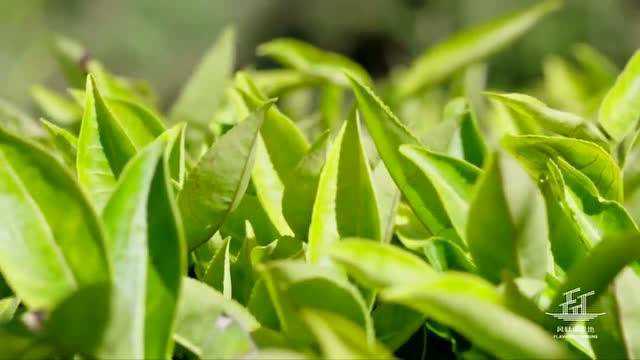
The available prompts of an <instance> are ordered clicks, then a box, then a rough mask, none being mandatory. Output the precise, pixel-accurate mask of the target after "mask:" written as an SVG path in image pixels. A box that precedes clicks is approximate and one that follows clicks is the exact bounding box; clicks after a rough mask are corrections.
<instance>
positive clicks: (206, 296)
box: [173, 277, 259, 359]
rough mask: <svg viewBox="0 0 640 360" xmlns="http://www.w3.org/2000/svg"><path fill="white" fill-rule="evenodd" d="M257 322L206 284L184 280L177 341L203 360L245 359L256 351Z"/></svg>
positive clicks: (177, 322) (176, 335)
mask: <svg viewBox="0 0 640 360" xmlns="http://www.w3.org/2000/svg"><path fill="white" fill-rule="evenodd" d="M258 326H259V325H258V322H257V321H256V319H255V318H254V317H253V316H252V315H251V314H249V313H248V312H247V310H245V309H244V308H243V307H242V306H241V305H240V304H238V303H236V302H235V301H233V300H230V299H228V298H226V297H224V296H223V295H222V294H220V293H218V292H216V291H215V290H213V289H211V288H210V287H208V286H206V285H205V284H203V283H201V282H198V281H196V280H194V279H190V278H186V277H185V278H184V279H183V281H182V290H181V295H180V301H179V304H178V315H177V319H176V330H175V333H174V335H173V337H174V338H175V340H176V341H177V342H178V343H179V344H181V345H182V346H184V347H186V348H187V349H189V351H191V352H192V353H194V354H195V355H196V356H198V357H199V358H201V359H212V358H237V357H242V356H244V355H245V354H247V353H248V352H250V351H252V350H253V348H254V345H253V342H252V340H251V337H250V336H249V332H250V331H253V330H255V329H257V328H258Z"/></svg>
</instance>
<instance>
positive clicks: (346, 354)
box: [302, 310, 393, 359]
mask: <svg viewBox="0 0 640 360" xmlns="http://www.w3.org/2000/svg"><path fill="white" fill-rule="evenodd" d="M302 317H303V318H304V319H305V321H306V322H307V324H308V325H309V327H310V328H311V331H312V332H313V334H314V336H315V337H316V339H317V340H318V343H319V344H320V348H321V349H322V355H323V356H324V357H326V358H329V359H343V358H366V359H393V355H392V354H391V353H390V352H389V351H388V350H387V349H385V348H384V347H383V346H381V345H379V344H378V343H377V342H376V341H375V340H373V341H367V335H366V333H365V331H364V330H363V329H362V328H360V327H358V326H357V325H356V324H354V323H353V322H351V321H349V320H347V319H345V318H344V317H341V316H338V315H335V314H333V313H331V312H327V311H321V310H303V311H302Z"/></svg>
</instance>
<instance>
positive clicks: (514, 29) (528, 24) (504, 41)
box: [395, 0, 561, 99]
mask: <svg viewBox="0 0 640 360" xmlns="http://www.w3.org/2000/svg"><path fill="white" fill-rule="evenodd" d="M560 5H561V2H560V1H557V0H550V1H544V2H541V3H540V4H537V5H535V6H533V7H531V8H529V9H526V10H523V11H521V12H518V13H515V14H510V15H507V16H504V17H501V18H499V19H496V20H493V21H491V22H488V23H486V24H482V25H479V26H476V27H473V28H470V29H465V30H463V31H462V32H460V33H457V34H455V35H453V36H452V37H451V38H450V39H448V40H447V41H445V42H442V43H440V44H438V45H436V46H435V47H433V48H431V49H429V50H427V52H425V53H424V54H423V55H421V56H420V57H419V58H418V59H417V60H415V61H414V63H413V64H412V65H411V67H410V68H409V69H408V70H407V71H406V72H404V73H403V74H402V75H401V76H400V77H399V78H398V79H397V80H396V82H395V84H396V88H395V96H397V97H398V98H400V99H403V98H406V97H409V96H411V95H413V94H414V93H416V92H418V91H420V90H422V89H423V88H426V87H429V86H432V85H435V84H437V83H439V82H441V81H443V80H445V79H446V78H447V77H449V76H450V75H451V74H453V73H454V72H456V71H457V70H459V69H461V68H464V67H465V66H467V65H470V64H472V63H474V62H477V61H479V60H482V59H483V58H486V57H487V56H490V55H492V54H493V53H495V52H497V51H500V50H501V49H503V48H505V47H507V46H508V45H509V44H510V43H512V42H513V41H515V40H516V39H518V38H519V37H521V36H522V35H524V34H525V33H526V32H527V31H528V30H529V29H530V28H532V27H533V26H534V25H535V24H536V23H537V22H538V21H539V20H540V19H541V18H542V17H544V16H545V15H547V14H548V13H549V12H551V11H554V10H556V9H557V8H558V7H559V6H560Z"/></svg>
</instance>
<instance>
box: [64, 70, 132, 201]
mask: <svg viewBox="0 0 640 360" xmlns="http://www.w3.org/2000/svg"><path fill="white" fill-rule="evenodd" d="M134 154H135V147H134V145H133V144H132V143H131V141H130V140H129V138H128V137H127V135H126V134H125V132H124V130H123V129H122V128H121V127H120V124H119V123H118V122H117V120H116V119H115V118H114V117H113V115H112V114H111V112H110V111H109V109H108V108H107V105H106V104H105V102H104V100H103V99H102V97H101V96H100V93H99V92H98V89H97V87H96V80H95V78H94V77H92V76H91V75H90V76H89V77H88V78H87V88H86V95H85V112H84V115H83V118H82V125H81V128H80V136H79V138H78V153H77V164H76V166H77V172H78V182H79V183H80V185H81V186H82V187H83V188H84V189H85V190H86V191H87V192H88V193H89V195H90V198H91V199H92V200H93V202H94V204H95V206H96V208H97V209H98V210H102V208H103V207H104V205H105V203H106V202H107V200H108V199H109V196H110V195H111V192H112V191H113V189H114V188H115V184H116V178H117V176H118V175H119V173H120V172H121V171H122V168H123V167H124V165H125V164H126V163H127V161H128V160H129V159H130V158H131V157H132V156H133V155H134Z"/></svg>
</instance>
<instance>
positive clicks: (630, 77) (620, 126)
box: [598, 53, 640, 142]
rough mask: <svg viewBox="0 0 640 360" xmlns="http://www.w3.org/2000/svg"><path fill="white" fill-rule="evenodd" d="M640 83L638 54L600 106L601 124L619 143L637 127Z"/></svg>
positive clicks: (639, 58)
mask: <svg viewBox="0 0 640 360" xmlns="http://www.w3.org/2000/svg"><path fill="white" fill-rule="evenodd" d="M638 82H640V53H636V54H635V55H634V56H633V57H632V58H631V60H629V62H628V63H627V66H626V67H625V69H624V70H623V71H622V73H621V74H620V75H619V76H618V79H617V80H616V83H615V84H614V85H613V87H612V88H611V90H609V93H608V94H607V96H606V97H605V98H604V100H603V101H602V104H601V105H600V112H599V115H598V118H599V120H600V124H602V127H603V128H604V129H605V130H606V131H607V132H608V133H609V135H611V136H612V137H613V138H614V139H615V140H616V141H618V142H619V141H621V140H622V138H624V137H625V135H627V134H629V133H630V132H631V131H632V130H633V129H634V128H635V127H636V124H637V120H638V116H640V110H638V109H639V108H640V91H639V90H638V85H637V84H638Z"/></svg>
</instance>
